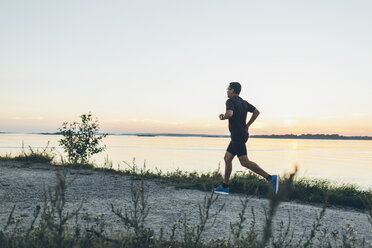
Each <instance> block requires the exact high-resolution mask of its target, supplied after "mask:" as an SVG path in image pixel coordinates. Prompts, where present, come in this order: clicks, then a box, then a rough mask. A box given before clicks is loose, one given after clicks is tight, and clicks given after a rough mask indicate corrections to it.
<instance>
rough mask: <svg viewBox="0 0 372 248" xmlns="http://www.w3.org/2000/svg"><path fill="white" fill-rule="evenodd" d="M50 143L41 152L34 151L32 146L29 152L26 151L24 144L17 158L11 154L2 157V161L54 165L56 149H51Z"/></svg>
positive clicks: (0, 157) (0, 158) (29, 147)
mask: <svg viewBox="0 0 372 248" xmlns="http://www.w3.org/2000/svg"><path fill="white" fill-rule="evenodd" d="M49 145H50V143H49V142H48V143H47V145H46V147H45V148H43V149H41V150H39V149H36V150H34V149H33V148H32V147H31V146H28V150H25V147H24V143H22V151H21V153H20V154H18V155H16V156H14V157H13V156H12V155H11V154H6V155H5V156H0V160H15V161H22V162H31V163H32V162H33V163H52V162H53V160H54V159H55V157H56V154H55V152H54V151H55V148H53V147H49Z"/></svg>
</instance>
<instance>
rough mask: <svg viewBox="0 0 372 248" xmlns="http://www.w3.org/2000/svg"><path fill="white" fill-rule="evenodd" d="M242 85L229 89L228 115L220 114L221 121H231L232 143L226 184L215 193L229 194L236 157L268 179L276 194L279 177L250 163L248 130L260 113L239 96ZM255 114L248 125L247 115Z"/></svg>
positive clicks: (226, 154) (230, 86)
mask: <svg viewBox="0 0 372 248" xmlns="http://www.w3.org/2000/svg"><path fill="white" fill-rule="evenodd" d="M240 91H241V85H240V84H239V83H237V82H231V83H230V85H229V87H228V88H227V97H228V98H229V99H228V100H227V101H226V113H225V114H220V120H226V119H228V120H229V130H230V133H231V141H230V144H229V146H228V147H227V151H226V153H225V158H224V160H225V178H224V182H223V183H222V184H221V185H220V186H219V187H217V188H214V192H215V193H218V194H224V195H228V194H229V180H230V175H231V170H232V160H233V158H234V157H235V155H236V156H237V157H238V158H239V161H240V164H241V165H242V166H244V167H246V168H248V169H250V170H252V171H253V172H255V173H257V174H258V175H260V176H262V177H264V178H266V180H267V181H269V182H270V183H272V186H273V189H274V192H275V193H277V192H278V189H279V175H269V174H268V173H267V172H266V171H264V170H263V169H261V167H260V166H258V165H257V164H256V163H255V162H253V161H250V160H249V159H248V156H247V148H246V145H245V143H246V142H247V141H248V136H249V133H248V129H249V127H250V126H251V125H252V123H253V122H254V121H255V120H256V118H257V116H258V115H259V114H260V112H259V111H258V110H257V109H256V108H255V107H254V106H253V105H251V104H250V103H248V102H247V101H245V100H243V99H242V98H241V97H240V96H239V94H240ZM248 112H251V113H253V114H252V116H251V118H250V120H249V121H248V123H246V119H247V113H248Z"/></svg>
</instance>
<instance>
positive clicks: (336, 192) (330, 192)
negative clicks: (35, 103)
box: [0, 145, 372, 210]
mask: <svg viewBox="0 0 372 248" xmlns="http://www.w3.org/2000/svg"><path fill="white" fill-rule="evenodd" d="M55 157H56V155H55V152H54V148H49V147H48V145H47V147H45V148H44V149H42V150H41V151H39V150H36V151H35V150H33V149H32V148H31V147H29V151H24V150H23V151H22V152H21V154H19V155H17V156H15V157H12V156H11V155H10V154H7V155H5V156H0V160H15V161H22V162H45V163H50V164H51V165H52V166H53V165H57V166H63V167H65V168H74V167H75V168H76V167H78V168H79V167H82V168H89V169H92V170H103V171H110V172H112V173H117V174H124V175H130V176H132V177H134V178H136V179H138V180H143V179H153V180H156V182H157V183H160V184H162V185H164V186H173V187H175V188H179V189H196V190H202V191H209V190H210V189H211V188H213V187H216V186H217V185H218V184H220V183H221V182H222V181H223V176H222V174H221V173H220V172H219V170H217V171H214V172H210V173H198V172H184V171H181V170H175V171H173V172H163V171H161V170H158V169H156V170H155V171H153V170H150V169H148V168H146V164H144V165H143V167H139V166H138V165H137V164H136V161H135V159H133V162H132V163H131V164H130V163H127V162H125V164H124V165H120V164H119V169H118V170H114V169H113V163H112V161H110V160H109V159H108V158H107V157H106V158H105V163H104V165H103V166H102V167H99V166H96V165H94V164H91V163H85V164H81V163H80V164H76V163H71V162H69V161H68V162H63V159H62V162H55V160H53V159H54V158H55ZM230 192H231V193H241V194H247V195H255V196H257V197H263V198H269V197H270V194H271V186H270V185H269V184H268V183H267V182H266V180H264V179H263V178H261V177H259V176H257V175H256V174H253V173H251V172H242V171H238V172H237V173H235V174H234V175H233V176H232V178H231V179H230ZM324 199H328V200H327V202H328V204H329V205H334V206H342V207H351V208H355V209H360V210H365V209H366V201H368V200H369V201H372V190H361V189H359V188H358V186H356V185H353V184H342V185H337V184H332V183H331V182H329V181H327V180H320V179H307V178H294V180H293V188H292V190H291V194H289V195H288V197H287V198H285V199H283V200H285V201H299V202H303V203H311V204H322V203H323V202H324Z"/></svg>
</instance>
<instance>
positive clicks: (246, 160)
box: [239, 155, 250, 167]
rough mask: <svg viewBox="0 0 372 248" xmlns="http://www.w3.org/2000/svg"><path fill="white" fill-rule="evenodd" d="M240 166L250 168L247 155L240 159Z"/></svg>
mask: <svg viewBox="0 0 372 248" xmlns="http://www.w3.org/2000/svg"><path fill="white" fill-rule="evenodd" d="M239 161H240V164H241V165H242V166H244V167H249V164H250V163H249V162H250V161H249V159H248V156H247V155H243V156H240V157H239Z"/></svg>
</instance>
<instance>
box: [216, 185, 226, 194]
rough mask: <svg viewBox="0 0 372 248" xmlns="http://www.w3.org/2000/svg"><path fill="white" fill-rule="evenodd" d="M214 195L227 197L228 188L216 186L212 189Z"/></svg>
mask: <svg viewBox="0 0 372 248" xmlns="http://www.w3.org/2000/svg"><path fill="white" fill-rule="evenodd" d="M213 191H214V193H216V194H221V195H228V194H229V188H228V187H227V188H224V187H223V186H222V184H221V185H220V186H218V187H217V188H214V189H213Z"/></svg>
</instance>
